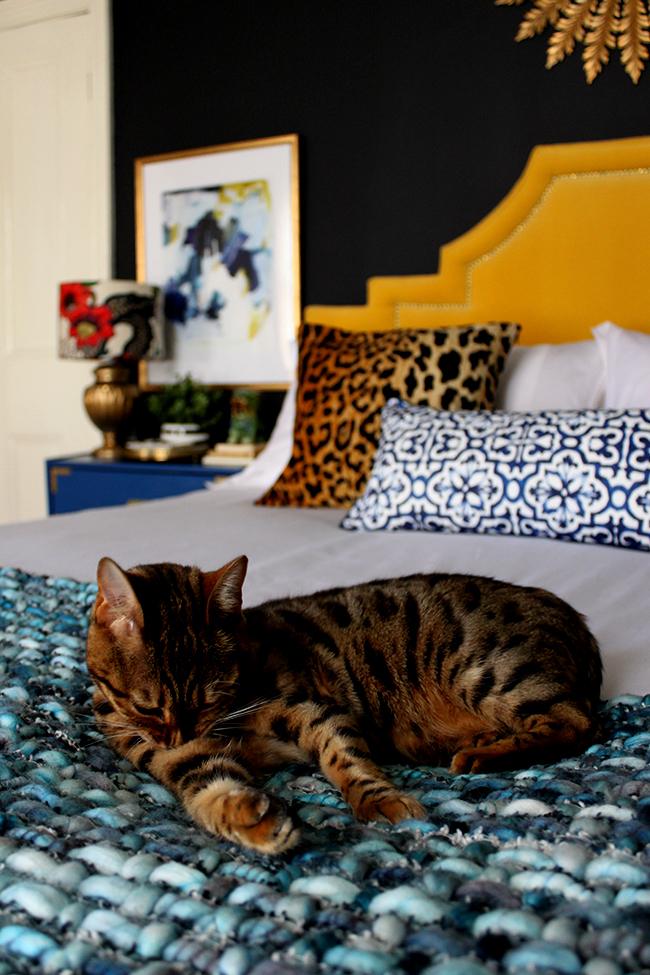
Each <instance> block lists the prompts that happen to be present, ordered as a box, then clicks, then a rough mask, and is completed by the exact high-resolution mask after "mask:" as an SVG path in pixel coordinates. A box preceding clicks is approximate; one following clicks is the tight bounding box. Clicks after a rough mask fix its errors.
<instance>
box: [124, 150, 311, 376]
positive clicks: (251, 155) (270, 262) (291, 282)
mask: <svg viewBox="0 0 650 975" xmlns="http://www.w3.org/2000/svg"><path fill="white" fill-rule="evenodd" d="M135 197H136V247H137V277H138V280H141V281H148V282H152V283H154V284H157V285H160V286H161V287H163V288H164V291H165V309H166V314H167V319H168V322H170V329H169V331H170V336H169V338H170V345H171V348H170V351H169V353H168V358H167V359H166V360H165V361H163V362H155V363H153V362H152V363H148V364H144V363H143V364H142V366H141V372H140V384H141V385H142V386H143V387H145V388H146V387H147V386H151V385H154V386H155V385H160V384H161V383H169V382H172V381H173V380H174V379H175V378H176V377H177V376H178V375H185V374H187V373H191V374H192V376H193V377H194V378H195V379H196V380H199V381H201V382H204V383H210V384H215V385H225V386H242V385H247V386H260V387H269V388H272V387H282V386H286V385H288V383H289V382H290V381H291V378H292V376H293V373H294V370H295V357H296V350H295V346H296V334H297V329H298V325H299V321H300V255H299V246H300V237H299V212H298V211H299V198H298V137H297V136H296V135H288V136H280V137H277V138H271V139H260V140H256V141H253V142H239V143H232V144H229V145H223V146H211V147H208V148H205V149H195V150H191V151H188V152H174V153H167V154H165V155H158V156H148V157H144V158H141V159H137V160H136V162H135Z"/></svg>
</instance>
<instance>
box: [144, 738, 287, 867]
mask: <svg viewBox="0 0 650 975" xmlns="http://www.w3.org/2000/svg"><path fill="white" fill-rule="evenodd" d="M239 759H240V756H239V755H238V753H237V751H236V747H235V746H231V747H226V748H222V747H220V746H219V743H218V741H215V740H214V739H209V738H195V739H194V740H193V741H189V742H187V743H186V744H184V745H180V746H178V747H177V748H171V749H166V750H157V751H155V752H154V753H153V754H152V755H150V756H146V764H147V767H148V770H149V771H150V772H151V774H152V775H154V776H155V777H156V778H157V779H159V780H160V781H161V782H162V783H163V784H164V785H166V786H167V788H169V789H170V790H171V791H172V792H174V793H175V794H176V795H177V796H178V798H179V799H180V800H181V802H182V803H183V805H184V807H185V809H186V811H187V812H188V814H189V815H190V816H191V818H192V819H193V820H194V822H196V823H198V825H199V826H202V827H203V828H204V829H206V830H208V831H209V832H211V833H218V834H220V835H221V836H224V837H225V838H226V839H229V840H232V841H233V842H235V843H240V844H241V845H242V846H246V847H249V848H250V849H253V850H257V851H258V852H260V853H282V852H283V851H284V850H288V849H290V848H291V847H292V846H295V844H296V843H297V842H298V840H299V838H300V832H299V828H298V825H297V824H296V822H295V820H294V819H293V817H292V816H291V813H290V811H289V809H288V808H287V806H286V805H285V803H284V802H283V801H282V800H281V799H278V798H276V797H275V796H271V795H268V794H267V793H266V792H262V791H261V790H260V789H256V788H254V787H253V786H252V785H250V782H251V776H250V773H249V772H248V771H247V770H246V769H245V768H244V766H243V764H242V763H241V761H240V760H239Z"/></svg>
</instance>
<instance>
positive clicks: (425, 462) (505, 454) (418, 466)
mask: <svg viewBox="0 0 650 975" xmlns="http://www.w3.org/2000/svg"><path fill="white" fill-rule="evenodd" d="M342 526H343V527H344V528H348V529H365V530H368V531H374V530H377V529H419V530H424V531H435V532H443V531H444V532H479V533H490V534H499V535H539V536H544V537H546V538H564V539H568V540H571V541H575V542H596V543H600V544H604V545H623V546H628V547H630V548H639V549H650V410H640V409H639V410H581V411H569V410H566V411H561V412H554V411H553V412H552V411H544V412H540V413H507V412H504V411H497V410H495V411H494V412H487V411H467V410H459V411H451V412H450V411H446V410H434V409H430V408H429V407H423V406H412V405H411V404H409V403H404V402H402V401H400V400H396V399H392V400H389V402H388V403H387V404H386V406H385V407H384V409H383V411H382V430H381V437H380V441H379V446H378V448H377V452H376V454H375V460H374V464H373V468H372V473H371V476H370V479H369V481H368V484H367V486H366V489H365V492H364V494H363V495H362V497H360V498H359V499H358V500H357V501H356V502H355V504H354V505H353V506H352V508H351V509H350V511H349V512H348V513H347V515H346V516H345V518H344V519H343V521H342Z"/></svg>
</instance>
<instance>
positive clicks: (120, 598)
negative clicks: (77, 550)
mask: <svg viewBox="0 0 650 975" xmlns="http://www.w3.org/2000/svg"><path fill="white" fill-rule="evenodd" d="M97 589H98V592H97V602H96V604H95V606H96V609H95V619H96V620H97V622H98V623H99V624H100V626H107V627H108V628H109V629H110V630H111V631H112V632H113V633H114V634H115V636H121V637H126V638H128V637H130V636H131V635H132V634H133V632H134V630H135V629H136V628H137V629H138V630H141V629H142V628H143V626H144V617H143V615H142V607H141V606H140V603H139V602H138V599H137V596H136V594H135V593H134V592H133V587H132V586H131V583H130V582H129V580H128V578H127V576H126V573H125V572H124V571H123V570H122V569H120V567H119V565H118V564H117V562H113V560H112V559H109V558H103V559H100V562H99V565H98V566H97Z"/></svg>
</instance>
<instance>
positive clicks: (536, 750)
mask: <svg viewBox="0 0 650 975" xmlns="http://www.w3.org/2000/svg"><path fill="white" fill-rule="evenodd" d="M598 730H599V726H598V721H597V719H596V718H595V717H594V716H593V715H592V714H591V711H590V709H589V708H585V707H584V706H582V705H581V704H579V703H574V702H571V701H563V702H561V703H557V704H554V705H553V706H552V707H551V708H550V709H549V710H548V712H547V713H543V714H531V715H529V716H528V717H526V718H525V719H522V720H520V721H518V722H512V723H511V726H510V727H509V728H508V729H507V730H503V729H502V730H500V731H496V730H486V731H485V732H483V733H480V734H477V735H476V736H475V737H474V738H473V739H472V740H466V741H464V742H460V743H459V747H458V750H457V751H456V752H455V754H454V756H453V758H452V761H451V766H450V768H451V771H452V772H454V773H455V774H461V773H463V772H485V771H493V770H499V769H512V768H522V767H523V766H527V765H533V764H537V763H549V762H555V761H557V760H558V759H560V758H563V757H566V756H567V755H575V754H577V753H578V752H580V751H582V750H583V749H584V748H586V747H587V746H588V745H590V744H591V743H592V742H593V741H595V740H596V738H597V735H598Z"/></svg>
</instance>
